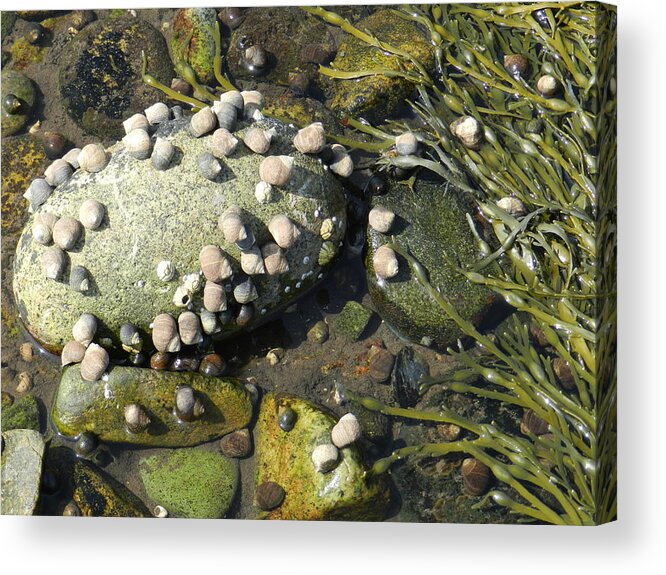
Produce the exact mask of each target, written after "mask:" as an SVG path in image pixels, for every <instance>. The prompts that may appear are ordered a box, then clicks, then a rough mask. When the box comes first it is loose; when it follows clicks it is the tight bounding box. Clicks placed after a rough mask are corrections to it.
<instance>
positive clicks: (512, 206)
mask: <svg viewBox="0 0 666 575" xmlns="http://www.w3.org/2000/svg"><path fill="white" fill-rule="evenodd" d="M497 207H498V208H501V209H503V210H504V211H505V212H506V213H507V214H509V215H512V216H513V217H514V218H518V217H520V216H524V215H525V213H526V210H525V204H523V202H521V201H520V200H519V199H518V198H514V197H513V196H506V197H504V198H502V199H500V200H497Z"/></svg>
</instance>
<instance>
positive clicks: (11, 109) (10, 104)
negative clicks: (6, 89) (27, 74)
mask: <svg viewBox="0 0 666 575" xmlns="http://www.w3.org/2000/svg"><path fill="white" fill-rule="evenodd" d="M22 107H23V106H22V104H21V100H19V99H18V97H17V96H16V94H7V95H6V96H5V97H4V98H3V99H2V108H3V110H4V111H5V112H7V113H8V114H9V115H10V116H13V115H14V114H18V113H19V112H20V111H21V108H22Z"/></svg>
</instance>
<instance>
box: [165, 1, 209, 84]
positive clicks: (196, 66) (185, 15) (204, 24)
mask: <svg viewBox="0 0 666 575" xmlns="http://www.w3.org/2000/svg"><path fill="white" fill-rule="evenodd" d="M216 21H217V13H216V12H215V9H214V8H181V9H180V10H178V11H177V12H176V15H175V17H174V20H173V35H172V36H171V41H170V43H169V46H170V48H171V59H172V61H173V63H174V66H175V67H176V71H178V64H179V62H180V61H181V60H182V61H184V62H186V63H187V64H189V66H190V67H191V68H192V70H194V73H195V75H196V77H197V80H198V81H199V82H200V83H202V84H209V85H210V84H214V83H215V75H214V67H213V58H214V56H215V41H214V39H213V27H214V26H215V22H216Z"/></svg>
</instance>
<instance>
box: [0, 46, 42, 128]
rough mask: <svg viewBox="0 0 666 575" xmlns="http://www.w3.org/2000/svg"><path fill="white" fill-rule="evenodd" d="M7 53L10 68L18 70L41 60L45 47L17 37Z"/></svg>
mask: <svg viewBox="0 0 666 575" xmlns="http://www.w3.org/2000/svg"><path fill="white" fill-rule="evenodd" d="M9 53H10V54H11V57H12V58H11V62H12V69H14V70H19V71H20V70H24V69H25V68H26V67H27V66H29V65H30V64H38V63H39V62H41V61H42V60H43V59H44V53H45V48H44V47H43V46H40V45H39V44H31V43H30V42H28V40H27V39H26V38H17V39H16V40H14V42H12V45H11V47H10V48H9ZM3 122H4V117H3Z"/></svg>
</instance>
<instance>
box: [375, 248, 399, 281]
mask: <svg viewBox="0 0 666 575" xmlns="http://www.w3.org/2000/svg"><path fill="white" fill-rule="evenodd" d="M372 267H373V268H374V270H375V273H376V274H377V275H378V276H379V277H381V278H384V279H390V278H392V277H395V276H396V275H398V271H399V265H398V258H397V256H396V255H395V252H394V251H393V250H392V249H391V248H389V247H388V246H380V247H379V249H378V250H377V251H376V252H375V255H374V256H373V258H372Z"/></svg>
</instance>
